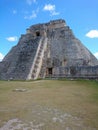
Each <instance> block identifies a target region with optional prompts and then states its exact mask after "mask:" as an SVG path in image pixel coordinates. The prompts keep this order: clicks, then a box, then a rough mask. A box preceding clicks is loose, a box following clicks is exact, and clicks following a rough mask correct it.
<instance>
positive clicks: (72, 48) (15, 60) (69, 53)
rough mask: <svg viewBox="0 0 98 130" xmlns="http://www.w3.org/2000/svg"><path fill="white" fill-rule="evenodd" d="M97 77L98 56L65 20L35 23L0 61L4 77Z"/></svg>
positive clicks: (20, 78)
mask: <svg viewBox="0 0 98 130" xmlns="http://www.w3.org/2000/svg"><path fill="white" fill-rule="evenodd" d="M49 76H51V77H98V60H97V59H96V58H95V57H94V55H93V54H92V53H91V52H90V51H89V50H88V49H87V48H86V47H85V46H84V45H83V44H82V43H81V42H80V40H78V39H77V38H76V37H75V36H74V34H73V32H72V30H71V29H70V27H69V26H67V25H66V22H65V20H63V19H59V20H54V21H50V22H48V23H44V24H36V25H32V26H31V27H30V28H28V29H27V32H26V34H24V35H21V37H20V39H19V42H18V44H17V45H16V46H14V47H13V48H12V49H11V50H10V52H9V53H8V54H7V55H6V56H5V58H4V59H3V61H2V62H0V79H1V80H10V79H13V80H31V79H37V78H45V77H49Z"/></svg>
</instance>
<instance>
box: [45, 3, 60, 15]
mask: <svg viewBox="0 0 98 130" xmlns="http://www.w3.org/2000/svg"><path fill="white" fill-rule="evenodd" d="M43 10H44V11H49V12H50V15H51V16H53V15H59V14H60V13H59V12H56V7H55V5H52V4H46V5H45V6H44V8H43Z"/></svg>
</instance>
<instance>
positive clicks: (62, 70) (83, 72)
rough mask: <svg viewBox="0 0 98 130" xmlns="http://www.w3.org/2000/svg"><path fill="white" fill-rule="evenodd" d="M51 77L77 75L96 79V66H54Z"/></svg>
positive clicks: (97, 70) (97, 75)
mask: <svg viewBox="0 0 98 130" xmlns="http://www.w3.org/2000/svg"><path fill="white" fill-rule="evenodd" d="M48 76H52V77H71V78H72V77H73V78H74V77H78V78H96V79H98V66H70V67H54V68H53V74H52V75H47V77H48Z"/></svg>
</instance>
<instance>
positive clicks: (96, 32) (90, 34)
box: [86, 30, 98, 38]
mask: <svg viewBox="0 0 98 130" xmlns="http://www.w3.org/2000/svg"><path fill="white" fill-rule="evenodd" d="M86 36H87V37H89V38H98V30H90V31H89V32H88V33H87V34H86Z"/></svg>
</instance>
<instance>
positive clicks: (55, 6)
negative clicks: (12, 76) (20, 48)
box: [0, 0, 98, 60]
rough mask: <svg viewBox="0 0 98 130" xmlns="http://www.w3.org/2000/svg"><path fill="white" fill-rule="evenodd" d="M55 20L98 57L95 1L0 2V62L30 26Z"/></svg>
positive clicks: (97, 18)
mask: <svg viewBox="0 0 98 130" xmlns="http://www.w3.org/2000/svg"><path fill="white" fill-rule="evenodd" d="M55 19H64V20H65V21H66V23H67V25H68V26H70V28H71V29H72V30H73V33H74V34H75V36H76V37H77V38H78V39H79V40H80V41H81V42H82V43H83V44H84V45H85V46H86V47H87V48H88V49H89V50H90V51H91V52H92V53H93V54H94V55H95V56H96V57H98V0H0V60H1V59H2V58H3V57H4V56H5V55H6V54H7V53H8V52H9V50H10V49H11V48H12V47H13V46H15V45H16V44H17V43H18V40H19V38H20V37H21V34H25V33H26V29H27V28H28V27H29V26H31V25H33V24H37V23H43V22H44V23H45V22H49V21H50V20H55Z"/></svg>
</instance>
